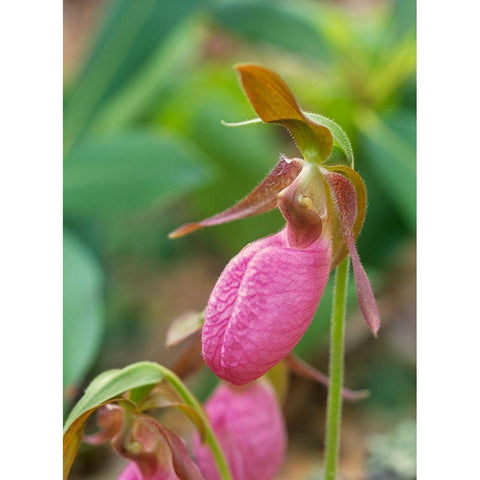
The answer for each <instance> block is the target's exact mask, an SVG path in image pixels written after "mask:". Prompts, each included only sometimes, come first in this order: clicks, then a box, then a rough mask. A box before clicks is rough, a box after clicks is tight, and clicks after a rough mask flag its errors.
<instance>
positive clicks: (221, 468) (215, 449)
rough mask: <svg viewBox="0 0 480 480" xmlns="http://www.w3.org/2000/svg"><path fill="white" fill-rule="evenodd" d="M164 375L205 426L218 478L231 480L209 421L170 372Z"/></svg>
mask: <svg viewBox="0 0 480 480" xmlns="http://www.w3.org/2000/svg"><path fill="white" fill-rule="evenodd" d="M164 375H165V380H167V381H168V382H169V383H170V385H172V387H174V388H175V390H176V391H177V393H178V394H179V395H180V397H181V398H182V400H183V401H184V402H185V403H186V404H187V405H189V406H190V407H192V408H194V409H195V410H196V411H197V413H198V415H199V416H200V418H201V419H202V422H203V424H204V426H205V442H206V443H207V444H208V446H209V447H210V450H211V452H212V455H213V458H214V459H215V463H216V465H217V469H218V472H219V474H220V478H221V479H222V480H233V477H232V474H231V473H230V469H229V467H228V464H227V460H226V458H225V455H224V453H223V451H222V449H221V447H220V444H219V443H218V440H217V437H216V436H215V433H213V429H212V426H211V425H210V421H209V420H208V418H207V415H206V414H205V411H204V410H203V407H202V405H200V403H199V401H198V400H197V399H196V398H195V396H194V395H193V394H192V393H191V392H190V390H188V388H187V387H186V386H185V384H184V383H183V382H182V381H181V380H180V378H178V377H177V376H176V375H175V374H174V373H173V372H172V371H170V370H168V369H166V368H165V370H164Z"/></svg>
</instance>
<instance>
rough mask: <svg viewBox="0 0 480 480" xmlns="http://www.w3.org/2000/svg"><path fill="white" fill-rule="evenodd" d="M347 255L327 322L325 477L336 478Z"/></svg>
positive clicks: (340, 415)
mask: <svg viewBox="0 0 480 480" xmlns="http://www.w3.org/2000/svg"><path fill="white" fill-rule="evenodd" d="M349 267H350V257H349V256H348V255H347V257H346V258H345V260H343V262H342V263H341V264H340V265H339V266H338V267H337V270H336V273H335V286H334V292H333V305H332V316H331V320H330V321H331V325H330V365H329V372H330V386H329V389H328V401H327V427H326V440H325V443H326V445H325V480H336V478H337V466H338V452H339V447H340V426H341V419H342V384H343V350H344V341H345V314H346V309H347V288H348V271H349Z"/></svg>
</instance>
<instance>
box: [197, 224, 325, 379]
mask: <svg viewBox="0 0 480 480" xmlns="http://www.w3.org/2000/svg"><path fill="white" fill-rule="evenodd" d="M330 260H331V250H330V244H329V242H328V241H327V240H326V239H325V238H323V237H321V238H320V239H318V240H317V241H316V242H315V243H313V244H312V245H310V246H309V247H308V248H305V249H299V248H293V247H291V246H290V245H289V244H288V239H287V230H286V229H284V230H282V231H281V232H280V233H278V234H276V235H273V236H270V237H266V238H263V239H260V240H257V241H255V242H253V243H251V244H250V245H248V246H247V247H245V248H244V249H243V250H242V251H241V252H240V253H239V254H238V255H237V256H236V257H234V258H233V259H232V260H231V261H230V262H229V264H228V265H227V266H226V268H225V270H224V271H223V273H222V274H221V275H220V278H219V279H218V281H217V284H216V285H215V287H214V289H213V292H212V294H211V296H210V299H209V302H208V306H207V310H206V313H205V323H204V326H203V331H202V354H203V358H204V360H205V362H206V363H207V365H208V366H209V367H210V368H211V369H212V371H213V372H214V373H216V374H217V375H218V376H219V377H221V378H223V379H225V380H227V381H229V382H231V383H234V384H236V385H242V384H245V383H248V382H251V381H253V380H255V379H257V378H259V377H260V376H262V375H263V374H264V373H265V372H267V371H268V370H269V369H270V368H272V367H273V366H274V365H276V364H277V363H278V362H279V361H280V360H282V359H283V358H285V357H286V356H287V355H288V354H289V353H290V352H291V350H292V349H293V347H294V346H295V345H296V344H297V343H298V341H299V340H300V338H301V337H302V335H303V334H304V333H305V331H306V329H307V328H308V327H309V325H310V323H311V320H312V318H313V315H314V313H315V310H316V308H317V306H318V303H319V301H320V298H321V296H322V293H323V290H324V288H325V285H326V283H327V280H328V274H329V270H330Z"/></svg>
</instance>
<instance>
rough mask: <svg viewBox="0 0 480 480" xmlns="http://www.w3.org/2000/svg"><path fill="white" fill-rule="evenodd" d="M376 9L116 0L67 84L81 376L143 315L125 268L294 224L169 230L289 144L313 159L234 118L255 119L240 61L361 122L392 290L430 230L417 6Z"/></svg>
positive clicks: (203, 212) (347, 125)
mask: <svg viewBox="0 0 480 480" xmlns="http://www.w3.org/2000/svg"><path fill="white" fill-rule="evenodd" d="M366 5H367V4H365V5H363V7H362V8H347V7H345V6H342V5H341V4H336V3H333V2H319V1H313V0H312V1H307V0H298V1H295V2H291V1H267V0H265V1H262V0H248V1H243V0H233V1H231V0H229V1H221V0H210V1H199V0H197V1H195V0H182V1H175V2H172V1H169V0H135V1H134V2H132V1H130V0H116V1H110V2H109V3H108V4H107V7H106V9H105V12H104V16H103V20H102V21H101V22H100V24H99V29H98V33H97V35H96V37H95V38H92V39H91V42H90V44H91V50H90V53H89V55H88V56H87V59H86V60H85V62H84V66H83V68H82V69H80V73H79V75H78V76H77V77H76V78H75V79H74V80H73V82H71V83H69V84H67V85H66V88H65V102H64V103H65V110H64V122H65V128H64V142H65V143H64V145H65V169H64V184H65V185H64V186H65V193H64V212H65V227H66V229H68V232H67V233H66V237H65V259H64V271H65V283H66V287H65V320H64V321H65V328H64V341H65V353H64V361H65V378H64V380H65V385H66V386H73V385H77V386H78V385H79V384H80V383H81V382H82V379H83V378H84V376H85V375H86V373H87V370H88V368H89V367H90V366H91V365H92V363H93V362H94V358H95V356H96V355H98V349H99V345H100V342H102V341H104V340H105V339H104V338H103V337H102V332H103V330H104V328H105V325H107V327H106V328H107V340H106V345H107V346H108V338H110V334H112V336H113V337H118V335H116V336H115V331H116V330H118V329H121V328H122V325H121V322H122V320H121V319H122V318H130V316H131V313H130V311H129V310H128V309H127V307H125V308H124V309H123V310H122V308H123V307H122V305H125V304H126V302H125V301H124V298H123V297H122V292H123V291H124V288H123V287H122V278H119V277H118V276H116V275H114V270H115V269H114V268H113V266H114V265H115V266H116V267H118V266H122V265H127V264H130V263H131V262H132V261H135V260H137V261H140V262H143V263H142V264H144V265H147V266H148V267H147V268H150V267H151V266H152V265H167V264H172V263H173V264H175V262H176V261H178V260H179V259H181V258H186V257H188V256H189V255H197V254H206V255H215V256H217V257H218V258H219V259H220V262H221V263H225V262H226V261H227V259H228V258H229V256H231V255H233V254H234V253H236V252H237V251H238V250H239V249H240V248H242V247H243V246H244V245H245V244H246V243H248V242H250V241H252V240H254V239H256V238H258V237H260V236H263V235H267V234H269V233H272V232H274V231H275V230H278V229H279V228H280V227H281V225H282V218H281V216H280V214H279V213H278V212H272V213H269V214H266V215H262V216H261V217H257V218H251V219H247V220H243V221H239V222H236V223H235V224H231V225H222V226H219V227H215V228H212V229H209V230H206V231H201V232H199V233H197V234H195V235H194V236H192V237H188V238H186V239H182V240H179V241H176V243H175V244H173V243H172V242H171V241H170V240H168V239H167V237H166V234H167V233H168V230H169V229H173V228H174V227H176V226H178V225H180V224H181V223H183V222H186V221H191V220H195V219H199V218H202V217H204V216H207V215H211V214H213V213H215V212H217V211H220V210H222V209H224V208H226V207H228V206H230V205H231V204H233V203H234V202H235V201H237V200H238V199H240V198H241V197H243V196H244V195H245V194H246V193H247V192H249V191H250V190H251V189H252V188H253V187H254V186H255V185H256V183H258V182H259V181H260V180H261V179H262V178H263V176H265V174H266V173H267V172H268V171H269V169H270V168H271V167H272V166H273V165H274V164H275V163H276V161H277V158H278V155H279V154H280V153H281V152H282V153H285V154H287V155H289V156H295V155H298V152H297V151H296V149H295V146H294V144H293V142H292V141H291V140H290V138H289V136H288V135H287V134H286V133H285V132H284V131H283V130H282V129H281V128H280V127H275V126H271V125H255V126H249V127H245V128H238V129H228V128H225V127H223V126H222V125H221V124H220V120H226V121H239V120H244V119H247V118H252V117H253V116H254V114H253V111H252V109H251V108H250V107H249V105H248V103H247V101H246V99H245V98H244V96H243V94H242V91H241V89H240V87H239V85H238V81H237V78H236V76H235V74H234V72H233V71H232V68H231V67H232V65H233V64H234V63H236V62H239V61H254V62H259V63H262V64H264V65H265V66H267V67H269V68H272V69H274V70H276V71H277V72H278V73H279V74H280V75H282V76H283V77H284V79H285V80H286V81H287V83H288V84H289V85H290V86H291V87H292V90H293V91H294V93H295V94H296V96H297V98H298V100H299V101H300V103H301V105H302V107H303V108H304V109H305V110H307V111H311V112H318V113H321V114H323V115H326V116H328V117H330V118H332V119H333V120H335V121H336V122H337V123H338V124H340V125H341V126H342V127H343V128H344V129H345V131H346V132H347V134H348V136H349V137H350V139H351V140H352V144H353V148H354V152H355V159H356V168H357V169H358V170H359V171H360V173H361V174H362V175H363V177H364V178H365V181H366V184H367V190H368V195H369V209H368V211H367V220H366V224H365V227H364V231H363V233H362V235H361V236H360V239H359V249H360V254H361V256H362V257H363V259H364V262H365V264H366V269H367V271H368V272H370V273H374V274H375V282H374V284H375V285H376V286H377V288H381V286H382V281H383V280H382V278H383V276H382V272H385V271H386V270H387V269H388V265H389V262H391V259H392V258H393V255H394V254H395V252H396V251H397V250H398V249H399V248H400V247H401V246H402V245H403V244H404V243H405V242H406V241H408V240H409V239H411V238H412V237H413V236H414V234H415V63H416V59H415V2H413V1H410V0H398V1H385V2H380V3H377V2H374V3H373V7H371V8H370V7H367V6H366ZM192 252H193V253H192ZM117 269H118V268H117ZM352 283H353V282H352ZM330 290H331V288H329V289H327V293H326V295H325V298H324V300H323V301H322V304H321V306H320V308H319V311H318V312H317V315H316V317H315V320H314V325H313V327H312V328H311V329H310V330H309V331H308V333H307V334H306V336H305V337H304V339H303V340H302V342H301V343H300V345H299V347H298V350H299V351H300V353H301V354H302V355H303V356H309V355H311V354H312V353H313V352H315V350H316V349H317V348H318V346H319V345H320V344H321V338H322V337H325V335H326V333H327V327H328V316H329V302H331V292H330ZM178 295H179V296H181V295H182V292H178ZM205 300H206V299H205ZM104 303H105V304H106V308H103V304H104ZM351 303H352V307H353V308H355V302H354V301H353V302H351ZM106 312H107V313H106ZM106 315H107V317H106ZM137 320H138V319H136V318H133V320H132V321H137ZM162 321H164V322H166V323H168V322H170V321H171V319H170V318H162ZM127 337H128V335H127ZM159 348H160V346H159Z"/></svg>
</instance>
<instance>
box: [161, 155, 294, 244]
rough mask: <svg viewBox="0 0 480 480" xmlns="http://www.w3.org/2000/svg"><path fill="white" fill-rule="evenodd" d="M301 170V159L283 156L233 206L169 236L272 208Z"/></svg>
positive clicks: (179, 229)
mask: <svg viewBox="0 0 480 480" xmlns="http://www.w3.org/2000/svg"><path fill="white" fill-rule="evenodd" d="M301 170H302V165H301V163H300V161H298V160H295V159H293V160H288V159H286V158H285V157H282V158H281V159H280V161H279V162H278V163H277V165H276V166H275V167H274V169H273V170H272V171H271V172H270V173H269V174H268V175H267V176H266V178H265V179H264V180H263V181H262V182H261V183H260V185H258V186H257V187H256V188H255V189H254V190H253V191H252V192H251V193H250V194H249V195H247V196H246V197H245V198H243V199H242V200H240V201H239V202H238V203H237V204H235V205H234V206H233V207H230V208H228V209H227V210H224V211H223V212H220V213H217V214H216V215H214V216H213V217H209V218H206V219H205V220H202V221H200V222H193V223H187V224H185V225H182V226H181V227H179V228H177V229H176V230H174V231H173V232H172V233H170V234H169V237H170V238H178V237H182V236H184V235H187V234H189V233H191V232H193V231H195V230H198V229H199V228H202V227H211V226H213V225H220V224H222V223H227V222H232V221H233V220H239V219H241V218H245V217H251V216H253V215H258V214H260V213H264V212H267V211H268V210H272V209H273V208H275V207H276V205H277V195H278V194H279V193H280V192H281V191H282V190H283V189H284V188H286V187H288V185H290V184H291V183H292V182H293V180H295V178H296V177H297V175H298V174H299V173H300V171H301Z"/></svg>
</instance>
